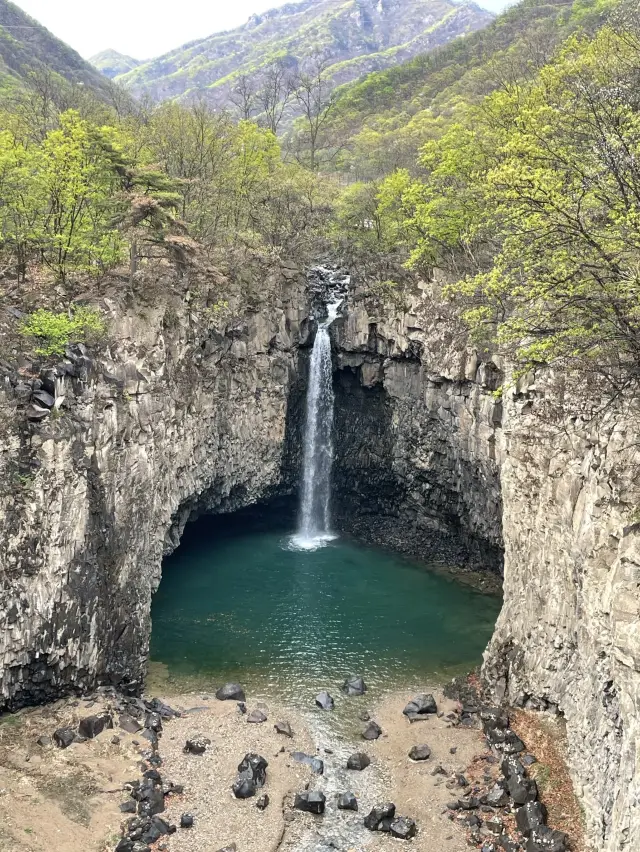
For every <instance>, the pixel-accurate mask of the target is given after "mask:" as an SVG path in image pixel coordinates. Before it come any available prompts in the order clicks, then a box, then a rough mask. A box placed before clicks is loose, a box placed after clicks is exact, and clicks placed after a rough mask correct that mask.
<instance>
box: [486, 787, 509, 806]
mask: <svg viewBox="0 0 640 852" xmlns="http://www.w3.org/2000/svg"><path fill="white" fill-rule="evenodd" d="M482 801H483V802H484V804H487V805H490V806H491V807H492V808H503V807H504V806H505V805H506V804H507V802H508V801H509V794H508V793H507V791H506V789H505V788H504V786H503V785H502V784H501V783H496V784H494V785H493V787H491V789H490V790H489V792H488V793H487V794H486V795H484V796H483V797H482Z"/></svg>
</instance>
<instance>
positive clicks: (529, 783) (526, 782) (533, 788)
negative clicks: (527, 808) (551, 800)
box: [507, 775, 538, 805]
mask: <svg viewBox="0 0 640 852" xmlns="http://www.w3.org/2000/svg"><path fill="white" fill-rule="evenodd" d="M507 786H508V789H509V795H510V796H511V798H512V799H513V801H514V802H515V804H516V805H524V803H525V802H535V800H536V799H537V798H538V785H537V784H536V782H535V781H534V780H533V778H523V777H522V776H520V775H512V776H511V777H510V778H509V781H508V782H507Z"/></svg>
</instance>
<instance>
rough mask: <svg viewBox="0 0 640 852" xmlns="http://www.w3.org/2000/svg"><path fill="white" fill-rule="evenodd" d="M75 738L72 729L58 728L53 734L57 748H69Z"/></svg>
mask: <svg viewBox="0 0 640 852" xmlns="http://www.w3.org/2000/svg"><path fill="white" fill-rule="evenodd" d="M75 738H76V732H75V731H74V730H73V728H58V730H57V731H54V733H53V741H54V743H55V744H56V745H57V746H58V748H69V746H70V745H71V743H72V742H73V741H74V740H75Z"/></svg>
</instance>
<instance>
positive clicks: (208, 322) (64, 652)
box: [0, 269, 640, 852]
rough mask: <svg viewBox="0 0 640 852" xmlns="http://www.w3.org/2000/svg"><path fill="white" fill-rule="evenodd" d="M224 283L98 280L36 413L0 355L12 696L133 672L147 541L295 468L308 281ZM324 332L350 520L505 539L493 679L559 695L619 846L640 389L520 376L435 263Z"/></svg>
mask: <svg viewBox="0 0 640 852" xmlns="http://www.w3.org/2000/svg"><path fill="white" fill-rule="evenodd" d="M261 282H262V279H261ZM218 289H219V288H218V287H217V286H214V285H210V286H206V284H202V283H200V284H198V285H197V286H196V285H195V284H192V286H191V287H190V288H188V287H187V286H186V285H185V284H183V283H181V282H175V281H173V282H160V286H158V288H157V290H156V291H155V293H154V294H152V295H153V298H150V297H149V295H147V297H146V299H145V301H144V302H143V303H141V301H140V300H135V299H134V300H132V299H131V298H130V297H125V296H121V295H119V290H118V288H117V287H116V286H114V287H113V288H112V290H111V291H108V292H106V293H105V294H104V295H103V298H102V305H103V307H104V308H105V310H107V311H108V312H109V313H110V315H111V335H110V339H111V342H110V343H109V344H108V345H107V346H104V347H103V348H102V349H101V350H97V351H96V352H93V350H92V351H90V352H89V353H88V354H87V353H85V352H83V351H82V350H81V349H75V350H73V351H70V352H69V353H68V355H69V357H68V358H67V359H65V362H64V363H63V364H61V365H60V366H59V368H58V369H57V371H55V372H54V373H51V372H48V371H46V370H45V371H44V372H42V373H40V376H41V378H35V382H36V386H37V383H38V382H40V381H43V382H44V389H45V390H47V391H54V392H55V395H56V396H57V397H58V399H59V400H60V399H61V397H64V401H63V402H62V405H61V411H60V414H59V415H56V414H55V413H54V414H50V415H48V416H47V417H45V419H44V420H43V421H41V422H39V423H36V422H33V421H28V420H27V419H26V418H25V405H26V404H27V403H28V399H29V397H30V395H31V393H32V390H33V380H34V377H35V376H36V375H37V373H38V365H34V364H32V363H26V364H25V363H24V361H23V363H22V367H21V370H19V371H18V372H16V371H15V370H14V371H13V372H12V371H11V370H10V369H9V368H8V367H7V366H6V365H5V366H4V367H3V369H4V370H5V383H4V386H3V394H2V397H1V398H0V416H1V418H2V428H1V430H0V441H1V449H2V486H1V490H0V533H1V534H2V538H3V542H4V550H3V555H2V560H3V561H2V571H1V572H0V576H1V577H2V586H1V592H0V594H1V599H0V606H1V608H2V611H3V612H5V613H6V619H5V630H4V631H3V632H2V634H0V663H1V665H2V673H1V676H0V704H2V705H3V706H19V705H21V704H25V703H30V702H36V701H44V700H46V699H48V698H51V697H53V696H55V695H59V694H62V693H64V692H67V691H71V690H82V689H84V688H87V687H90V686H93V685H94V684H95V682H96V681H103V682H104V681H114V682H118V683H120V684H124V685H125V686H127V687H128V688H130V689H131V690H136V689H138V688H139V687H140V684H141V681H142V678H143V675H144V669H145V662H146V653H147V648H148V634H149V627H150V624H149V608H150V601H151V596H152V594H153V591H154V589H155V588H156V586H157V584H158V582H159V579H160V566H161V560H162V556H163V554H164V553H166V552H168V551H169V550H171V549H172V548H173V547H175V546H176V544H177V542H178V540H179V537H180V534H181V531H182V529H183V526H184V524H185V523H186V521H187V519H188V518H189V516H190V515H192V514H193V513H194V512H195V513H197V512H200V511H204V510H211V511H231V510H233V509H236V508H238V507H240V506H244V505H249V504H252V503H255V502H257V501H259V500H264V499H266V498H269V497H271V496H274V495H278V494H284V493H288V492H290V491H291V488H292V476H291V474H292V471H293V470H294V469H295V467H296V464H297V461H298V458H299V453H298V448H297V444H298V440H297V436H298V434H299V428H300V422H301V400H302V399H303V392H304V359H302V360H300V356H301V355H304V351H305V350H304V347H305V346H306V344H307V336H308V323H307V322H306V317H307V315H308V307H307V293H306V291H305V282H304V280H303V279H302V278H301V276H299V275H298V274H296V273H295V272H294V271H292V270H287V269H282V270H280V271H277V272H276V273H273V274H271V275H269V276H266V279H265V281H264V283H261V287H260V292H259V293H257V294H256V293H254V294H253V295H252V296H250V297H248V296H247V293H246V292H244V291H243V293H242V294H240V293H235V295H234V293H233V292H232V293H231V294H230V295H229V296H228V299H227V302H228V303H224V302H223V303H222V304H221V303H220V301H219V293H218ZM245 289H246V288H245ZM334 343H335V350H336V352H335V358H336V362H335V365H336V429H337V431H338V434H339V440H338V441H337V442H336V446H337V448H338V449H337V458H336V469H335V486H336V489H335V490H336V493H337V504H338V505H337V508H338V510H339V516H340V519H341V521H342V522H343V523H345V524H346V519H347V518H351V519H354V518H355V519H356V520H358V519H362V518H363V517H366V516H369V517H372V518H375V519H376V524H377V526H378V527H379V528H380V529H381V530H382V535H383V536H387V535H391V539H392V543H393V544H394V545H395V544H397V543H398V540H399V539H403V540H406V541H409V542H410V546H409V549H410V550H411V551H412V552H416V553H420V554H421V555H423V556H425V557H427V558H429V557H430V555H433V553H434V548H436V547H437V544H436V543H437V542H439V541H442V540H444V541H446V542H448V545H449V546H450V549H449V550H447V549H445V550H444V551H443V553H444V555H445V557H446V558H449V557H451V558H452V559H458V558H460V559H463V558H465V557H471V559H472V561H473V562H475V563H480V564H482V565H484V566H487V567H490V568H493V569H499V568H500V565H501V554H502V552H503V550H504V592H505V603H504V608H503V611H502V614H501V616H500V619H499V621H498V625H497V628H496V633H495V636H494V638H493V640H492V642H491V645H490V647H489V649H488V651H487V653H486V657H485V663H484V670H483V671H484V678H485V681H486V683H487V685H488V688H489V689H490V690H491V691H493V692H494V693H495V695H496V697H497V698H498V699H502V698H507V699H508V700H509V701H511V702H514V703H516V704H519V705H523V706H526V707H536V708H543V709H549V710H551V711H553V712H555V713H557V714H560V715H561V716H562V717H564V719H565V721H566V725H567V733H568V741H569V745H570V761H571V767H572V770H573V773H574V777H575V781H576V786H577V789H578V792H579V794H580V796H581V799H582V801H583V803H584V806H585V814H586V818H587V822H588V827H589V835H590V838H591V839H592V841H593V845H594V848H595V849H596V850H602V852H614V850H615V852H623V850H629V852H631V850H632V849H634V848H635V847H634V844H635V843H636V838H637V836H638V833H639V832H640V786H639V785H640V772H639V770H638V743H639V742H640V714H639V712H638V706H639V704H640V594H639V591H640V552H639V541H640V538H639V535H638V532H639V529H640V525H638V524H637V523H635V521H636V520H637V509H636V507H637V505H638V486H637V484H636V474H637V470H638V462H639V461H640V458H639V450H638V447H637V441H636V439H635V437H634V435H635V433H636V432H637V429H636V428H635V427H634V423H636V422H637V419H636V412H634V411H633V410H632V409H630V408H629V409H626V410H623V409H622V407H621V406H620V405H617V406H612V407H610V408H608V409H606V410H605V411H604V412H603V413H601V414H600V415H599V417H598V418H596V419H594V418H593V417H592V416H591V415H592V409H594V408H595V407H596V406H595V405H594V404H593V403H592V402H591V400H596V399H598V388H593V389H587V391H584V389H582V396H578V395H577V391H576V389H575V388H573V387H571V385H570V383H569V381H568V379H567V377H565V376H560V375H553V374H551V373H548V374H543V375H538V376H528V377H525V378H523V379H520V380H519V381H518V382H516V383H512V382H511V381H510V379H509V376H508V367H507V368H506V372H507V377H506V378H505V375H504V373H505V367H504V365H503V364H502V363H501V361H500V360H499V359H498V358H495V357H491V356H489V355H488V354H486V353H478V352H477V351H475V349H474V348H473V347H471V346H470V345H469V344H468V341H467V340H466V338H465V336H464V333H463V332H462V331H461V330H460V328H459V326H458V324H457V322H456V320H455V318H454V317H453V316H452V314H451V313H450V312H449V310H448V309H447V308H446V307H444V306H443V305H442V302H441V300H440V298H439V294H438V290H437V286H436V285H435V284H431V285H421V286H420V287H416V289H415V291H414V292H412V293H409V294H407V295H403V296H402V298H401V299H398V298H395V297H394V299H393V300H392V301H389V300H387V301H386V303H383V301H382V300H381V298H379V297H378V296H375V295H372V294H370V293H366V292H359V293H358V292H356V293H355V294H354V295H353V297H352V298H351V300H350V303H349V305H348V307H347V309H346V311H345V316H344V318H343V319H342V320H341V321H340V322H338V323H336V325H335V327H334ZM28 382H31V384H28ZM502 385H504V387H505V392H504V394H503V395H502V398H499V396H498V395H496V394H495V391H496V389H497V388H499V387H500V386H502ZM384 519H387V520H388V521H389V523H388V524H387V525H385V523H383V521H384ZM389 530H393V531H394V532H393V533H392V534H390V533H389ZM394 535H395V538H394ZM400 543H401V542H400Z"/></svg>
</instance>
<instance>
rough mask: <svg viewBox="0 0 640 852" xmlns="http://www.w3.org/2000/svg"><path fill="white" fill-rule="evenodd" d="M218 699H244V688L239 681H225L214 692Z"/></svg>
mask: <svg viewBox="0 0 640 852" xmlns="http://www.w3.org/2000/svg"><path fill="white" fill-rule="evenodd" d="M216 698H217V699H218V701H246V700H247V699H246V697H245V694H244V689H243V688H242V687H241V686H240V684H239V683H225V685H224V686H221V687H220V689H219V690H218V691H217V692H216Z"/></svg>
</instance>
